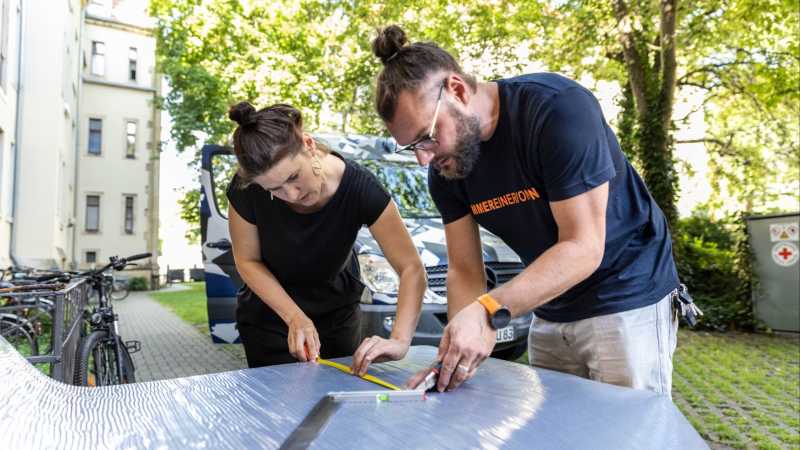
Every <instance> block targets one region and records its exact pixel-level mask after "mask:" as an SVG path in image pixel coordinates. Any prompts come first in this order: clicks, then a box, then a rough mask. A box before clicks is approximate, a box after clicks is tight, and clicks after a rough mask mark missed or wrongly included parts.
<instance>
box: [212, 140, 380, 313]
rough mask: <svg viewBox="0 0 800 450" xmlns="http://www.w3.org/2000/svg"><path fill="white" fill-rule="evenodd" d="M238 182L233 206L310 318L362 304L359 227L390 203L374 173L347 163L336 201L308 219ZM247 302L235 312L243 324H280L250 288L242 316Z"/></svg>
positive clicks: (232, 188)
mask: <svg viewBox="0 0 800 450" xmlns="http://www.w3.org/2000/svg"><path fill="white" fill-rule="evenodd" d="M334 155H335V156H337V157H339V158H341V156H340V155H338V154H336V153H334ZM237 183H238V177H234V179H233V180H232V181H231V184H230V185H229V186H228V190H227V196H228V200H230V204H231V205H232V206H233V208H234V209H235V210H236V212H237V213H239V215H240V216H241V217H242V218H243V219H244V220H246V221H248V222H249V223H251V224H253V225H255V226H256V227H257V228H258V238H259V241H260V244H261V249H260V252H261V260H262V262H263V263H264V264H265V265H266V266H267V268H268V269H269V270H270V272H272V274H273V275H275V277H276V278H277V279H278V281H279V282H280V284H281V286H282V287H283V288H284V290H286V292H287V293H288V294H289V296H290V297H291V298H292V300H294V301H295V303H297V305H298V306H299V307H300V309H302V310H303V312H305V313H306V315H308V316H309V317H312V318H313V317H320V316H322V315H325V314H328V313H330V312H332V311H334V310H336V309H338V308H341V307H343V306H347V305H353V304H355V303H358V302H359V299H360V297H361V293H362V291H363V289H364V285H363V284H362V283H361V280H360V273H359V267H358V259H357V258H356V257H355V254H354V251H353V244H354V243H355V240H356V235H357V234H358V231H359V230H360V229H361V227H362V226H363V225H366V226H371V225H372V224H373V223H375V221H376V220H378V217H379V216H380V215H381V213H382V212H383V211H384V209H386V205H388V204H389V200H390V197H389V194H388V193H387V192H386V190H385V189H384V188H383V186H381V184H380V183H379V182H378V180H377V179H376V178H375V176H374V175H373V174H372V173H370V172H369V171H367V170H366V169H364V168H363V167H361V166H359V165H358V164H356V163H355V162H352V161H346V160H345V169H344V174H343V175H342V180H341V182H340V184H339V187H338V188H337V190H336V192H335V193H334V194H333V197H331V199H330V200H329V201H328V203H326V204H325V206H323V207H322V209H320V210H318V211H315V212H312V213H308V214H304V213H298V212H295V211H293V210H292V209H291V208H290V207H289V205H287V204H286V202H284V201H283V200H280V199H279V198H277V197H275V198H273V199H270V195H269V192H267V191H265V190H264V189H263V188H261V186H259V185H258V184H255V183H254V184H251V185H249V186H248V187H246V188H244V189H238V188H237V187H236V186H237ZM243 303H244V304H245V305H244V306H246V307H247V308H245V310H246V311H249V313H248V314H245V317H242V314H238V313H237V317H239V318H240V319H241V321H245V322H248V323H256V324H257V323H263V322H271V323H280V322H282V321H281V320H280V317H279V316H278V315H277V314H276V313H275V312H274V311H272V310H271V309H270V308H268V307H266V306H265V305H264V304H263V302H261V300H260V299H259V298H258V297H257V296H256V295H254V294H253V292H252V291H251V290H250V289H249V287H247V286H244V287H243V289H242V291H240V294H239V304H240V311H241V309H242V306H243ZM248 304H249V305H248ZM261 305H264V307H262V306H261Z"/></svg>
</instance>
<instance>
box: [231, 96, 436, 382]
mask: <svg viewBox="0 0 800 450" xmlns="http://www.w3.org/2000/svg"><path fill="white" fill-rule="evenodd" d="M229 117H230V118H231V119H232V120H234V121H236V122H237V123H238V124H239V126H238V127H237V128H236V131H235V132H234V134H233V146H234V152H235V154H236V159H237V160H238V163H239V167H238V171H237V174H236V176H235V177H234V179H233V180H232V181H231V184H230V186H229V187H228V191H227V196H228V199H229V200H230V207H229V213H228V214H229V226H230V234H231V240H232V241H233V256H234V259H235V261H236V269H237V270H238V272H239V274H240V275H241V277H242V280H243V281H244V283H245V286H244V287H243V288H242V290H241V291H240V293H239V298H238V307H237V310H236V322H237V325H238V328H239V334H240V336H241V339H242V343H243V344H244V348H245V353H246V356H247V363H248V365H249V366H250V367H260V366H266V365H271V364H282V363H288V362H294V361H298V360H299V361H314V360H316V358H317V356H321V357H323V358H334V357H341V356H349V355H354V356H353V369H354V371H355V372H356V373H358V374H363V373H365V372H366V370H367V366H368V365H369V364H370V362H373V361H385V360H397V359H401V358H403V357H404V356H405V354H406V352H407V351H408V346H409V344H410V342H411V338H412V336H413V334H414V330H415V328H416V325H417V320H418V318H419V311H420V307H421V302H422V296H423V294H424V292H425V289H426V287H427V286H426V279H425V270H424V267H423V265H422V262H421V261H420V259H419V255H418V254H417V251H416V249H415V247H414V245H413V243H412V241H411V237H410V236H409V234H408V231H407V230H406V228H405V226H404V225H403V222H402V220H401V218H400V214H399V213H398V211H397V207H396V206H395V204H394V202H393V201H392V199H391V197H390V196H389V194H388V193H387V192H386V190H385V189H384V188H383V187H382V186H381V185H380V184H379V183H378V181H377V180H376V179H375V177H374V176H373V175H372V174H371V173H369V172H368V171H367V170H366V169H364V168H362V167H360V166H359V165H358V164H356V163H354V162H352V161H345V160H344V159H343V158H342V157H341V156H340V155H338V154H336V153H333V152H331V151H329V150H326V149H325V148H323V147H322V146H321V145H320V144H319V143H317V142H316V141H315V140H314V139H313V138H312V137H311V136H310V135H308V134H307V133H305V132H304V131H303V119H302V116H301V114H300V111H298V110H297V109H295V108H293V107H291V106H289V105H280V104H278V105H273V106H270V107H267V108H264V109H261V110H259V111H256V110H255V108H254V107H253V106H252V105H251V104H249V103H247V102H241V103H239V104H237V105H235V106H233V107H232V108H231V110H230V112H229ZM363 225H366V226H368V227H369V230H370V232H371V233H372V235H373V236H374V237H375V239H376V240H377V241H378V243H379V244H380V246H381V249H382V250H383V253H384V255H385V256H386V258H387V259H388V261H389V263H390V264H391V265H392V267H393V268H394V270H395V271H396V272H397V274H398V275H399V277H400V289H399V297H398V306H397V319H396V321H395V327H394V328H393V329H392V333H391V336H390V338H389V339H384V338H381V337H378V336H372V337H370V338H367V339H365V340H364V341H363V343H361V345H360V346H359V341H360V339H361V338H360V332H361V323H360V309H359V301H360V298H361V294H362V291H363V289H364V285H363V283H362V282H361V280H360V271H359V267H358V259H357V258H356V256H355V253H354V251H353V244H354V243H355V240H356V235H357V233H358V231H359V229H360V228H361V227H362V226H363Z"/></svg>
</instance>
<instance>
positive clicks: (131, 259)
mask: <svg viewBox="0 0 800 450" xmlns="http://www.w3.org/2000/svg"><path fill="white" fill-rule="evenodd" d="M151 256H153V254H152V253H139V254H138V255H133V256H128V257H127V258H124V259H125V260H126V261H136V260H137V259H145V258H149V257H151Z"/></svg>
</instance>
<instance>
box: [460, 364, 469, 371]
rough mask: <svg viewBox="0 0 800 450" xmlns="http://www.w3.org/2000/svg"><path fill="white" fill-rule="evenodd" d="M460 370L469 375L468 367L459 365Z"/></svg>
mask: <svg viewBox="0 0 800 450" xmlns="http://www.w3.org/2000/svg"><path fill="white" fill-rule="evenodd" d="M458 370H460V371H462V372H465V373H469V367H467V366H465V365H463V364H459V365H458Z"/></svg>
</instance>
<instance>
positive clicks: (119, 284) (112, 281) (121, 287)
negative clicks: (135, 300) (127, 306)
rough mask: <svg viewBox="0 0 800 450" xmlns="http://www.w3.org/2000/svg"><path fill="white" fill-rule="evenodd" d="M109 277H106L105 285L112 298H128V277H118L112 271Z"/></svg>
mask: <svg viewBox="0 0 800 450" xmlns="http://www.w3.org/2000/svg"><path fill="white" fill-rule="evenodd" d="M110 275H111V276H110V277H107V280H106V281H107V283H108V284H107V285H106V289H107V290H108V292H110V295H111V299H112V300H125V299H126V298H128V294H130V291H129V290H128V279H127V278H123V277H118V276H116V275H114V274H113V273H112V274H110Z"/></svg>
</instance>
